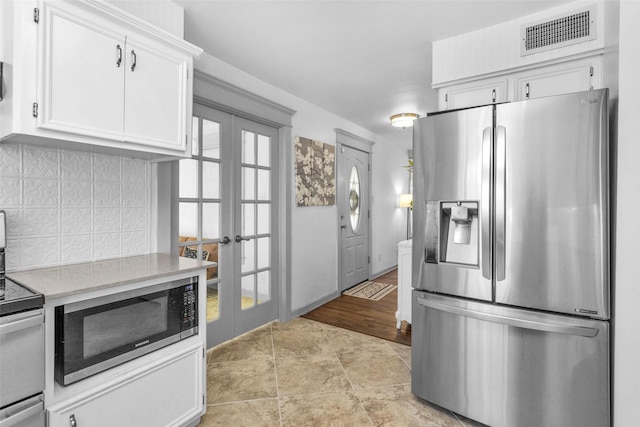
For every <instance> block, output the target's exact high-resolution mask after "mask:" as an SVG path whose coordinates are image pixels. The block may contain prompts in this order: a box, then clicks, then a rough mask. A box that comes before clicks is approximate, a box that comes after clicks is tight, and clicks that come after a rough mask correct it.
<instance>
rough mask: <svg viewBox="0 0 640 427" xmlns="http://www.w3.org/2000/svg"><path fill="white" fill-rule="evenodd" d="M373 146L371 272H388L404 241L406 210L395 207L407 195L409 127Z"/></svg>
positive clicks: (384, 137)
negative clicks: (399, 246)
mask: <svg viewBox="0 0 640 427" xmlns="http://www.w3.org/2000/svg"><path fill="white" fill-rule="evenodd" d="M390 130H391V132H388V133H386V134H385V135H382V136H381V139H382V140H383V141H382V142H381V143H378V144H376V145H374V146H373V160H372V163H373V164H372V165H371V171H372V175H373V176H372V178H371V181H372V182H371V189H372V192H371V194H372V196H373V197H372V200H373V202H372V204H371V228H372V229H373V233H372V234H373V235H372V236H371V243H372V249H371V271H372V273H373V276H374V277H375V276H377V275H379V274H381V273H385V272H387V271H388V270H389V269H391V268H393V267H394V266H396V265H397V263H398V253H397V244H398V242H401V241H403V240H406V239H407V210H406V208H399V207H398V196H399V195H400V194H403V193H408V192H409V172H408V171H407V170H406V169H405V168H404V167H405V166H406V165H407V164H408V163H407V160H408V152H409V150H411V149H412V147H413V143H412V142H413V132H412V129H411V128H408V129H395V128H391V129H390Z"/></svg>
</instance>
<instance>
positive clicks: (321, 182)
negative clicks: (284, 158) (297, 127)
mask: <svg viewBox="0 0 640 427" xmlns="http://www.w3.org/2000/svg"><path fill="white" fill-rule="evenodd" d="M295 150H296V151H295V154H296V205H297V206H330V205H335V204H336V173H335V170H336V168H335V166H336V147H335V146H334V145H331V144H324V143H322V142H319V141H314V140H311V139H308V138H302V137H299V136H298V137H296V146H295Z"/></svg>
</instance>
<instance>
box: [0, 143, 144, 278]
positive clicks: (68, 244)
mask: <svg viewBox="0 0 640 427" xmlns="http://www.w3.org/2000/svg"><path fill="white" fill-rule="evenodd" d="M150 199H151V165H150V163H149V162H148V161H146V160H141V159H131V158H128V157H119V156H109V155H104V154H95V153H88V152H80V151H72V150H66V149H55V148H51V149H49V148H42V147H35V146H29V145H13V144H5V143H2V144H0V210H4V211H5V212H6V213H7V249H6V261H7V270H8V271H13V270H24V269H28V268H36V267H44V266H52V265H61V264H69V263H74V262H83V261H94V260H99V259H106V258H114V257H119V256H126V255H140V254H146V253H148V252H149V240H150V215H151V212H150V203H151V201H150Z"/></svg>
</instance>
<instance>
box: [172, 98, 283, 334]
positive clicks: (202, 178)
mask: <svg viewBox="0 0 640 427" xmlns="http://www.w3.org/2000/svg"><path fill="white" fill-rule="evenodd" d="M277 149H278V147H277V131H276V129H274V128H272V127H269V126H266V125H263V124H260V123H256V122H253V121H250V120H246V119H243V118H240V117H237V116H234V115H231V114H227V113H224V112H221V111H218V110H214V109H212V108H209V107H205V106H202V105H199V104H195V105H194V118H193V148H192V158H191V159H183V160H180V161H179V197H178V206H179V208H178V212H179V214H178V215H179V238H178V251H179V255H180V256H186V257H192V258H195V257H201V258H202V259H205V260H207V261H211V262H214V263H215V266H213V267H210V268H209V269H208V270H207V347H212V346H214V345H216V344H218V343H220V342H223V341H226V340H228V339H231V338H233V337H235V336H238V335H240V334H242V333H244V332H247V331H249V330H251V329H254V328H256V327H258V326H260V325H262V324H265V323H267V322H269V321H271V320H273V319H275V318H277V314H278V307H277V301H278V295H277V289H278V287H277V281H278V276H277V268H275V267H276V266H277V261H276V258H275V255H276V254H277V253H278V238H277V237H278V233H277V218H278V215H277V207H278V203H277V200H276V197H277V190H276V189H277V184H278V183H277V163H276V160H277V157H278V156H277Z"/></svg>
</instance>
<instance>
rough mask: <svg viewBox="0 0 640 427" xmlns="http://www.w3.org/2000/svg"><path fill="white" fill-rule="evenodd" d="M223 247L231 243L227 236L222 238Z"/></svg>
mask: <svg viewBox="0 0 640 427" xmlns="http://www.w3.org/2000/svg"><path fill="white" fill-rule="evenodd" d="M221 243H222V244H223V245H228V244H229V243H231V239H230V238H229V236H224V237H223V238H222V242H221Z"/></svg>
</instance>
